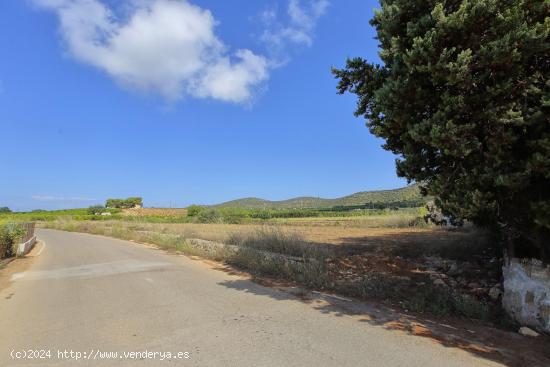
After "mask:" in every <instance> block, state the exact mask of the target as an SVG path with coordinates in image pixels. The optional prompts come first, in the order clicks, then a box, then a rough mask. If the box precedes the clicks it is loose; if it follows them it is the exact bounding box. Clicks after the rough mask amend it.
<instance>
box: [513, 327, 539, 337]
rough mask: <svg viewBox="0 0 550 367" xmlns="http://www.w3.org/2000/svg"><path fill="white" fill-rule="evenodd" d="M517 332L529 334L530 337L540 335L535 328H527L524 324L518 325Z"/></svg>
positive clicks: (524, 334)
mask: <svg viewBox="0 0 550 367" xmlns="http://www.w3.org/2000/svg"><path fill="white" fill-rule="evenodd" d="M518 333H520V334H521V335H523V336H531V337H534V338H536V337H537V336H539V335H540V334H539V333H537V332H536V331H535V330H532V329H529V328H528V327H526V326H522V327H520V328H519V331H518Z"/></svg>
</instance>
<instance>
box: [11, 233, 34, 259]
mask: <svg viewBox="0 0 550 367" xmlns="http://www.w3.org/2000/svg"><path fill="white" fill-rule="evenodd" d="M35 243H36V236H32V237H31V238H30V239H28V240H27V241H26V242H23V243H20V244H18V245H17V246H16V247H17V251H16V255H17V256H24V255H26V254H28V253H29V251H30V250H32V248H33V246H34V244H35Z"/></svg>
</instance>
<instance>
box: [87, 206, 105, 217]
mask: <svg viewBox="0 0 550 367" xmlns="http://www.w3.org/2000/svg"><path fill="white" fill-rule="evenodd" d="M105 211H106V210H105V207H104V206H103V205H94V206H91V207H89V208H88V214H91V215H99V214H101V213H103V212H105Z"/></svg>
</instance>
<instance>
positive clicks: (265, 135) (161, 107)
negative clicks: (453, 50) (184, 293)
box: [0, 0, 405, 210]
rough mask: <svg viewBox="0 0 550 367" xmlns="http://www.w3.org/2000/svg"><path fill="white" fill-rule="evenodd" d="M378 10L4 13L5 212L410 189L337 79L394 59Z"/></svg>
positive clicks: (209, 5) (282, 5) (11, 2)
mask: <svg viewBox="0 0 550 367" xmlns="http://www.w3.org/2000/svg"><path fill="white" fill-rule="evenodd" d="M376 6H377V3H376V2H375V1H363V0H348V1H335V0H332V1H327V0H316V1H306V0H302V1H296V0H285V1H267V0H263V1H260V0H257V1H245V0H233V1H214V0H211V1H199V0H194V1H192V2H190V1H175V0H129V1H127V2H119V1H116V2H115V1H107V0H25V1H21V0H6V1H2V2H1V3H0V27H1V29H2V32H0V49H2V57H1V58H0V127H1V132H2V148H3V149H2V154H1V155H0V164H1V167H2V169H1V172H2V173H1V177H0V206H4V205H7V206H9V207H11V208H12V209H16V210H29V209H36V208H44V209H54V208H67V207H86V206H89V205H92V204H96V203H103V202H104V200H105V199H106V198H108V197H127V196H142V197H143V198H144V201H145V205H147V206H178V207H180V206H185V205H189V204H191V203H202V204H210V203H217V202H221V201H225V200H230V199H235V198H239V197H250V196H255V197H263V198H267V199H273V200H278V199H285V198H289V197H293V196H302V195H308V196H309V195H311V196H321V197H338V196H343V195H347V194H350V193H353V192H356V191H362V190H370V189H384V188H395V187H400V186H403V185H405V181H404V180H402V179H399V178H397V176H396V174H395V167H394V160H395V157H394V156H393V155H392V154H391V153H389V152H386V151H384V150H383V149H382V148H381V147H380V146H381V144H382V141H381V140H379V139H376V138H374V137H373V136H371V135H370V134H369V132H368V129H366V128H365V126H364V121H362V119H358V118H355V117H354V116H353V110H354V107H355V99H354V98H353V96H349V95H347V96H339V95H337V94H336V89H335V85H336V81H335V79H334V78H333V77H332V75H331V73H330V68H331V66H337V67H339V66H342V65H343V64H344V62H345V59H346V58H347V57H352V56H363V57H366V58H368V59H369V60H378V56H377V42H376V40H374V39H373V37H374V30H373V29H372V28H371V27H370V25H369V24H368V20H369V19H370V18H371V17H372V11H373V9H374V8H376Z"/></svg>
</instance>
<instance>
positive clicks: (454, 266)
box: [447, 263, 461, 275]
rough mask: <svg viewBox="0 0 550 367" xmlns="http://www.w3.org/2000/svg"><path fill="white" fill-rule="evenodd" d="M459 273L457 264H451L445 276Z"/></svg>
mask: <svg viewBox="0 0 550 367" xmlns="http://www.w3.org/2000/svg"><path fill="white" fill-rule="evenodd" d="M460 273H461V272H460V269H459V268H458V265H457V263H452V264H451V267H450V268H449V271H448V272H447V274H449V275H458V274H460Z"/></svg>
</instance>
